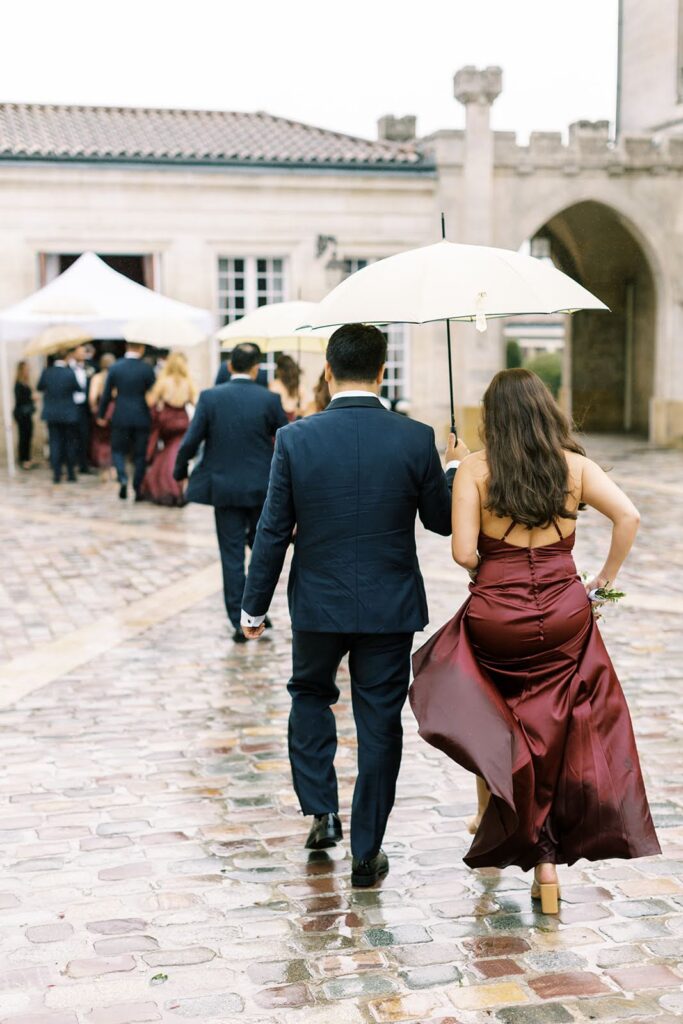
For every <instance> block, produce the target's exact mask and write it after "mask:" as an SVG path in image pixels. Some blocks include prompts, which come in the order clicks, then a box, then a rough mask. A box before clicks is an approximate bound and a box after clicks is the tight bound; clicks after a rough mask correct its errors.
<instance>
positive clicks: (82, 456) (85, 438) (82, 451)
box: [68, 345, 90, 473]
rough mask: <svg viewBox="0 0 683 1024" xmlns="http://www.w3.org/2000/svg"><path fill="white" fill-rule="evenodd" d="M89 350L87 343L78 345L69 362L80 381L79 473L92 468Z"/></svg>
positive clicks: (78, 405)
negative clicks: (90, 450)
mask: <svg viewBox="0 0 683 1024" xmlns="http://www.w3.org/2000/svg"><path fill="white" fill-rule="evenodd" d="M87 355H88V351H87V349H86V346H85V345H77V346H76V348H74V349H72V351H71V352H70V353H69V358H68V364H69V366H70V367H71V369H72V370H73V372H74V373H75V374H76V380H77V381H78V391H75V392H74V402H75V403H76V408H77V409H78V421H77V427H78V440H77V443H76V448H77V456H76V458H77V461H78V471H79V473H89V472H90V468H89V466H88V451H89V448H90V409H89V408H88V387H89V384H90V379H89V376H88V366H87V364H86V358H87Z"/></svg>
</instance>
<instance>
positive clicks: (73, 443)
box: [38, 354, 81, 484]
mask: <svg viewBox="0 0 683 1024" xmlns="http://www.w3.org/2000/svg"><path fill="white" fill-rule="evenodd" d="M38 390H39V391H42V392H43V411H42V414H41V415H42V419H43V420H44V421H45V422H46V423H47V428H48V437H49V443H50V465H51V466H52V479H53V481H54V482H55V483H56V484H58V483H60V481H61V479H62V466H63V465H64V464H65V463H66V472H67V480H68V481H69V482H70V483H73V482H74V481H75V479H76V457H77V454H78V416H79V413H78V405H77V404H76V402H75V401H74V398H75V396H76V395H78V394H80V393H81V388H80V387H79V384H78V381H77V379H76V374H75V373H74V372H73V370H72V369H71V367H69V366H67V364H66V361H65V359H64V358H63V354H60V356H59V357H58V358H57V359H55V361H54V362H53V364H52V366H46V367H45V369H44V370H43V372H42V373H41V375H40V380H39V381H38Z"/></svg>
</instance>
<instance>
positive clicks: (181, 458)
mask: <svg viewBox="0 0 683 1024" xmlns="http://www.w3.org/2000/svg"><path fill="white" fill-rule="evenodd" d="M208 423H209V414H208V411H207V408H206V396H205V394H204V392H202V393H201V395H200V396H199V401H198V402H197V408H196V409H195V411H194V416H193V417H192V422H191V423H190V426H189V427H188V429H187V433H186V434H185V437H184V438H183V440H182V443H181V445H180V448H179V449H178V454H177V455H176V460H175V466H174V467H173V479H174V480H184V479H185V478H186V477H187V466H188V463H189V461H190V459H192V458H194V456H195V455H196V454H197V449H198V448H199V445H200V444H201V443H202V441H205V440H206V435H207V430H208Z"/></svg>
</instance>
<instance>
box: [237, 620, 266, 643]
mask: <svg viewBox="0 0 683 1024" xmlns="http://www.w3.org/2000/svg"><path fill="white" fill-rule="evenodd" d="M265 628H266V624H265V622H262V623H261V625H260V626H242V632H243V633H244V635H245V636H246V638H247V640H258V638H259V637H260V636H261V634H262V633H263V631H264V629H265Z"/></svg>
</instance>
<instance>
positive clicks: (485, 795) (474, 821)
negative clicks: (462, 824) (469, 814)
mask: <svg viewBox="0 0 683 1024" xmlns="http://www.w3.org/2000/svg"><path fill="white" fill-rule="evenodd" d="M476 778H477V813H476V814H475V816H474V817H473V818H470V819H469V821H468V822H467V831H468V832H469V834H470V835H471V836H473V835H474V834H475V832H476V831H477V829H478V828H479V826H480V825H481V819H482V818H483V817H484V811H485V810H486V808H487V807H488V804H489V800H490V799H491V794H490V793H489V789H488V786H487V785H486V783H485V782H484V780H483V779H481V778H479V776H478V775H477V777H476Z"/></svg>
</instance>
